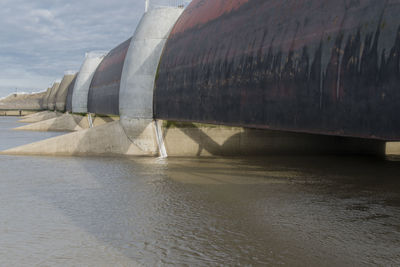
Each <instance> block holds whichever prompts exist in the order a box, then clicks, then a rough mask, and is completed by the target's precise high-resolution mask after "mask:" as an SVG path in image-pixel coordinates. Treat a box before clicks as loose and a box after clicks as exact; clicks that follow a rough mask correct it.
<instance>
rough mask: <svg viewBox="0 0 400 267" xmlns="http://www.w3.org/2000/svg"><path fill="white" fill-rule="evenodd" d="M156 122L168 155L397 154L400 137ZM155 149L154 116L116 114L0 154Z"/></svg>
mask: <svg viewBox="0 0 400 267" xmlns="http://www.w3.org/2000/svg"><path fill="white" fill-rule="evenodd" d="M83 121H87V120H86V118H85V119H84V120H83ZM158 125H159V127H158V129H160V128H161V131H160V132H159V133H158V134H159V136H160V135H161V136H162V137H161V138H162V140H163V143H164V144H165V148H166V152H167V154H168V156H241V155H245V156H263V155H279V154H285V155H293V154H300V155H324V154H325V155H332V154H340V155H343V154H359V155H379V156H384V155H386V154H388V153H389V154H392V155H396V153H397V155H400V143H391V144H389V145H387V144H386V143H385V142H383V141H377V140H367V139H358V138H343V137H334V136H321V135H311V134H299V133H288V132H279V131H269V130H256V129H247V128H240V127H226V126H218V125H205V124H197V123H178V122H167V121H164V122H163V121H158ZM82 128H83V127H82ZM158 151H159V148H158V145H157V132H156V127H155V123H154V121H152V120H145V119H137V120H132V119H126V118H121V121H114V122H110V123H107V124H105V125H101V126H97V127H94V128H90V129H86V130H81V131H78V132H74V133H70V134H66V135H63V136H59V137H55V138H51V139H48V140H44V141H41V142H38V143H33V144H29V145H25V146H21V147H17V148H14V149H10V150H7V151H4V152H2V154H21V155H26V154H28V155H29V154H33V155H110V154H112V155H141V156H143V155H151V156H156V155H158Z"/></svg>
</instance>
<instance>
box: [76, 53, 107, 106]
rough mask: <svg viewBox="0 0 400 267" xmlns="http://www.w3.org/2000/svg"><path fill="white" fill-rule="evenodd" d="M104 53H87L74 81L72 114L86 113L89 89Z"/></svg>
mask: <svg viewBox="0 0 400 267" xmlns="http://www.w3.org/2000/svg"><path fill="white" fill-rule="evenodd" d="M104 56H105V53H103V52H91V53H87V54H86V57H85V61H84V62H83V64H82V66H81V69H80V70H79V74H78V76H77V78H76V81H75V86H74V90H73V94H72V112H75V113H86V112H87V102H88V94H89V87H90V83H91V81H92V78H93V75H94V72H95V71H96V68H97V67H98V66H99V64H100V62H101V61H102V60H103V58H104Z"/></svg>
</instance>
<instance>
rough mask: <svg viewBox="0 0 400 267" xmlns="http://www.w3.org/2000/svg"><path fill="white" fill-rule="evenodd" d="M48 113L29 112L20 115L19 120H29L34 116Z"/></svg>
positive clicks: (44, 111) (45, 111)
mask: <svg viewBox="0 0 400 267" xmlns="http://www.w3.org/2000/svg"><path fill="white" fill-rule="evenodd" d="M47 112H49V111H48V110H43V111H39V112H30V113H27V114H22V117H21V120H23V119H27V118H31V117H35V116H41V115H43V114H45V113H47Z"/></svg>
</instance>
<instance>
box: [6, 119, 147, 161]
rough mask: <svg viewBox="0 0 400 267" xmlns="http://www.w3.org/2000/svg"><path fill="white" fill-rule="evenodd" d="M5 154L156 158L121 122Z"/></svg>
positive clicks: (18, 148)
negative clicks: (141, 147) (152, 156)
mask: <svg viewBox="0 0 400 267" xmlns="http://www.w3.org/2000/svg"><path fill="white" fill-rule="evenodd" d="M0 154H6V155H48V156H55V155H60V156H73V155H76V156H86V155H137V156H145V155H154V154H152V153H148V152H145V151H143V150H141V149H140V148H139V147H138V146H136V145H135V144H133V143H132V142H131V141H130V140H129V138H128V137H127V136H126V135H125V132H124V129H123V128H122V127H121V124H120V122H119V121H114V122H111V123H107V124H104V125H101V126H98V127H94V128H90V129H86V130H82V131H78V132H73V133H69V134H65V135H61V136H57V137H54V138H50V139H47V140H43V141H40V142H35V143H32V144H28V145H24V146H20V147H16V148H12V149H9V150H6V151H2V152H0Z"/></svg>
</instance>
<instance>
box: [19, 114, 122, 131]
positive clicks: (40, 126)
mask: <svg viewBox="0 0 400 267" xmlns="http://www.w3.org/2000/svg"><path fill="white" fill-rule="evenodd" d="M30 119H32V118H27V119H25V120H24V121H27V120H30ZM116 120H119V117H100V116H94V117H93V126H94V127H96V126H100V125H103V124H106V123H108V122H113V121H116ZM88 128H89V122H88V118H87V116H82V115H76V114H63V115H61V116H58V117H55V118H51V119H47V120H43V121H39V122H36V123H32V124H28V125H24V126H21V127H18V128H15V129H14V130H17V131H40V132H69V131H70V132H73V131H80V130H83V129H88Z"/></svg>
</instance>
